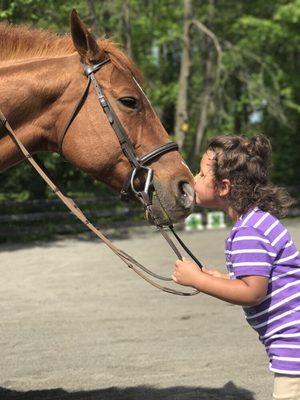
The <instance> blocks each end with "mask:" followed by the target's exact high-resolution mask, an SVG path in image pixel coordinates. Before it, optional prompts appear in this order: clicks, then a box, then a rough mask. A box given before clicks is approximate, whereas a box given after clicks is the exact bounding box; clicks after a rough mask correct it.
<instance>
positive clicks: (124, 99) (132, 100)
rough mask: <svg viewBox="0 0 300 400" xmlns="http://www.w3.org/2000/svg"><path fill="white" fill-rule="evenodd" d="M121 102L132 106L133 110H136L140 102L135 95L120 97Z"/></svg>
mask: <svg viewBox="0 0 300 400" xmlns="http://www.w3.org/2000/svg"><path fill="white" fill-rule="evenodd" d="M119 101H120V103H122V104H123V106H125V107H127V108H131V109H132V110H136V109H137V108H138V106H139V102H138V100H137V99H135V98H134V97H121V98H120V99H119Z"/></svg>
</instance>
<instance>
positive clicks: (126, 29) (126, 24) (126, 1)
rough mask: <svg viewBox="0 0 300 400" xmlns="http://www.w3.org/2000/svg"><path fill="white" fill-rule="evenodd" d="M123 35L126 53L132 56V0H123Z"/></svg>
mask: <svg viewBox="0 0 300 400" xmlns="http://www.w3.org/2000/svg"><path fill="white" fill-rule="evenodd" d="M122 36H123V43H124V46H125V50H126V53H127V54H128V55H129V57H130V58H132V57H133V53H132V43H131V23H130V0H123V2H122Z"/></svg>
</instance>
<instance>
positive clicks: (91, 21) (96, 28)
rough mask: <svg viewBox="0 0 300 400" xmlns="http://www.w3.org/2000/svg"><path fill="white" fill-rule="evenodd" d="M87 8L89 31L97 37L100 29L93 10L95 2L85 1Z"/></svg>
mask: <svg viewBox="0 0 300 400" xmlns="http://www.w3.org/2000/svg"><path fill="white" fill-rule="evenodd" d="M87 8H88V18H89V26H90V28H91V31H92V33H93V34H94V35H95V36H96V37H99V36H100V27H99V23H98V18H97V13H96V9H95V0H87Z"/></svg>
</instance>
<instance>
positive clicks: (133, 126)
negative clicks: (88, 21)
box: [64, 12, 194, 223]
mask: <svg viewBox="0 0 300 400" xmlns="http://www.w3.org/2000/svg"><path fill="white" fill-rule="evenodd" d="M71 32H72V39H73V43H74V45H75V47H76V49H77V51H78V53H79V55H80V59H81V61H82V62H84V63H85V64H96V63H99V62H101V61H103V60H104V59H105V58H107V57H109V58H110V59H111V63H109V64H106V65H105V66H104V67H102V68H101V69H100V70H99V71H97V72H95V77H96V79H97V81H98V82H99V85H100V87H101V89H102V90H103V92H104V95H105V97H106V98H107V99H108V102H109V104H110V106H111V108H112V109H113V111H114V112H115V113H116V115H117V117H118V119H119V121H120V123H121V124H122V127H123V128H124V130H125V131H126V133H127V135H128V136H129V138H130V140H131V142H132V143H133V145H134V149H135V152H136V154H137V156H138V157H143V155H145V154H146V153H148V152H150V151H151V150H153V149H156V148H158V147H160V146H162V145H165V144H166V143H168V142H170V139H169V136H168V134H167V133H166V131H165V129H164V128H163V126H162V124H161V122H160V121H159V119H158V117H157V116H156V114H155V112H154V110H153V108H152V106H151V104H150V102H149V101H148V99H147V98H146V96H145V94H144V93H143V91H142V89H141V87H140V85H139V84H138V82H137V81H136V80H135V79H132V75H133V70H134V66H133V64H132V63H131V61H129V60H128V58H126V56H124V54H123V53H121V52H120V50H118V49H116V48H115V47H114V46H113V45H112V44H111V43H110V44H108V43H107V41H104V42H103V41H102V42H99V44H98V43H97V42H96V41H95V40H94V39H93V37H92V36H91V34H90V33H89V31H88V29H87V28H86V27H85V25H84V24H83V23H82V22H81V20H80V19H79V17H78V15H77V14H76V13H74V12H73V13H72V15H71ZM105 46H106V47H105ZM122 63H123V64H125V65H122ZM131 67H132V69H131ZM81 79H82V78H81ZM92 92H93V90H92V89H90V92H89V94H88V95H87V98H86V100H85V104H84V106H83V107H82V110H81V111H80V112H79V113H78V115H77V116H76V119H75V120H74V122H73V124H72V127H71V128H72V129H70V133H68V135H67V136H66V138H65V142H64V154H65V156H66V157H67V158H69V159H71V161H72V162H74V163H75V164H76V163H77V165H78V166H79V167H80V168H81V169H84V170H86V171H87V172H89V173H91V174H92V175H93V176H95V177H96V178H97V179H99V180H101V181H103V182H105V183H106V184H107V185H109V186H110V187H112V188H113V189H115V190H118V191H120V190H121V188H122V186H123V184H124V183H125V181H126V179H128V174H129V172H130V170H131V165H130V163H129V161H128V159H127V158H126V156H125V155H124V154H123V152H122V150H121V148H120V143H119V141H118V139H117V137H116V133H115V131H114V129H113V124H112V126H111V124H110V123H109V120H108V118H107V115H106V114H105V112H103V109H102V108H101V106H100V104H99V102H98V99H97V97H96V96H95V94H94V93H92ZM82 134H84V135H85V141H84V142H82V140H81V143H80V145H81V147H80V148H79V147H77V145H78V143H79V140H78V139H77V140H76V135H82ZM81 139H82V138H81ZM74 146H76V151H75V152H74V148H75V147H74ZM74 154H75V156H76V157H77V158H76V160H74ZM80 160H81V161H80ZM147 166H149V167H151V169H152V171H153V185H154V188H155V192H156V196H154V198H153V211H154V213H155V214H156V215H157V217H158V218H159V219H160V221H161V222H164V223H168V222H169V221H168V218H170V220H171V221H172V222H176V221H178V220H179V219H181V218H183V217H185V216H186V215H188V214H189V213H190V212H191V210H192V207H193V197H194V192H193V184H194V181H193V176H192V174H191V172H190V171H189V169H188V168H187V166H186V164H185V163H183V160H182V157H181V156H180V154H179V153H178V152H177V151H170V152H168V153H166V154H162V155H158V156H157V158H155V159H153V160H151V163H150V165H147ZM143 179H144V178H143V176H139V177H137V180H138V181H139V180H140V181H141V185H142V184H143ZM137 184H139V182H137Z"/></svg>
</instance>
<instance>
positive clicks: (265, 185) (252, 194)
mask: <svg viewBox="0 0 300 400" xmlns="http://www.w3.org/2000/svg"><path fill="white" fill-rule="evenodd" d="M207 150H211V151H213V152H214V154H215V156H214V162H213V173H214V177H215V181H216V185H219V184H220V183H221V181H222V179H226V178H227V179H229V180H230V182H231V190H230V193H229V196H228V200H229V201H230V204H231V206H232V207H233V208H234V209H235V210H236V211H237V212H238V213H240V214H243V213H244V212H246V211H248V210H249V209H250V208H252V207H258V208H260V209H261V210H263V211H268V212H270V213H271V214H273V215H275V216H277V217H278V218H281V217H284V216H285V215H286V213H287V210H288V208H289V207H290V205H291V204H292V203H293V202H292V199H291V197H290V195H289V194H288V193H287V191H286V190H285V189H283V188H281V187H277V186H275V185H273V184H272V183H271V181H270V176H269V175H270V167H271V155H272V147H271V143H270V140H269V139H268V138H267V137H266V136H264V135H261V134H259V135H255V136H253V137H252V138H248V137H246V136H242V135H228V136H227V135H222V136H216V137H214V138H212V139H211V140H210V141H209V143H208V147H207Z"/></svg>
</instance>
